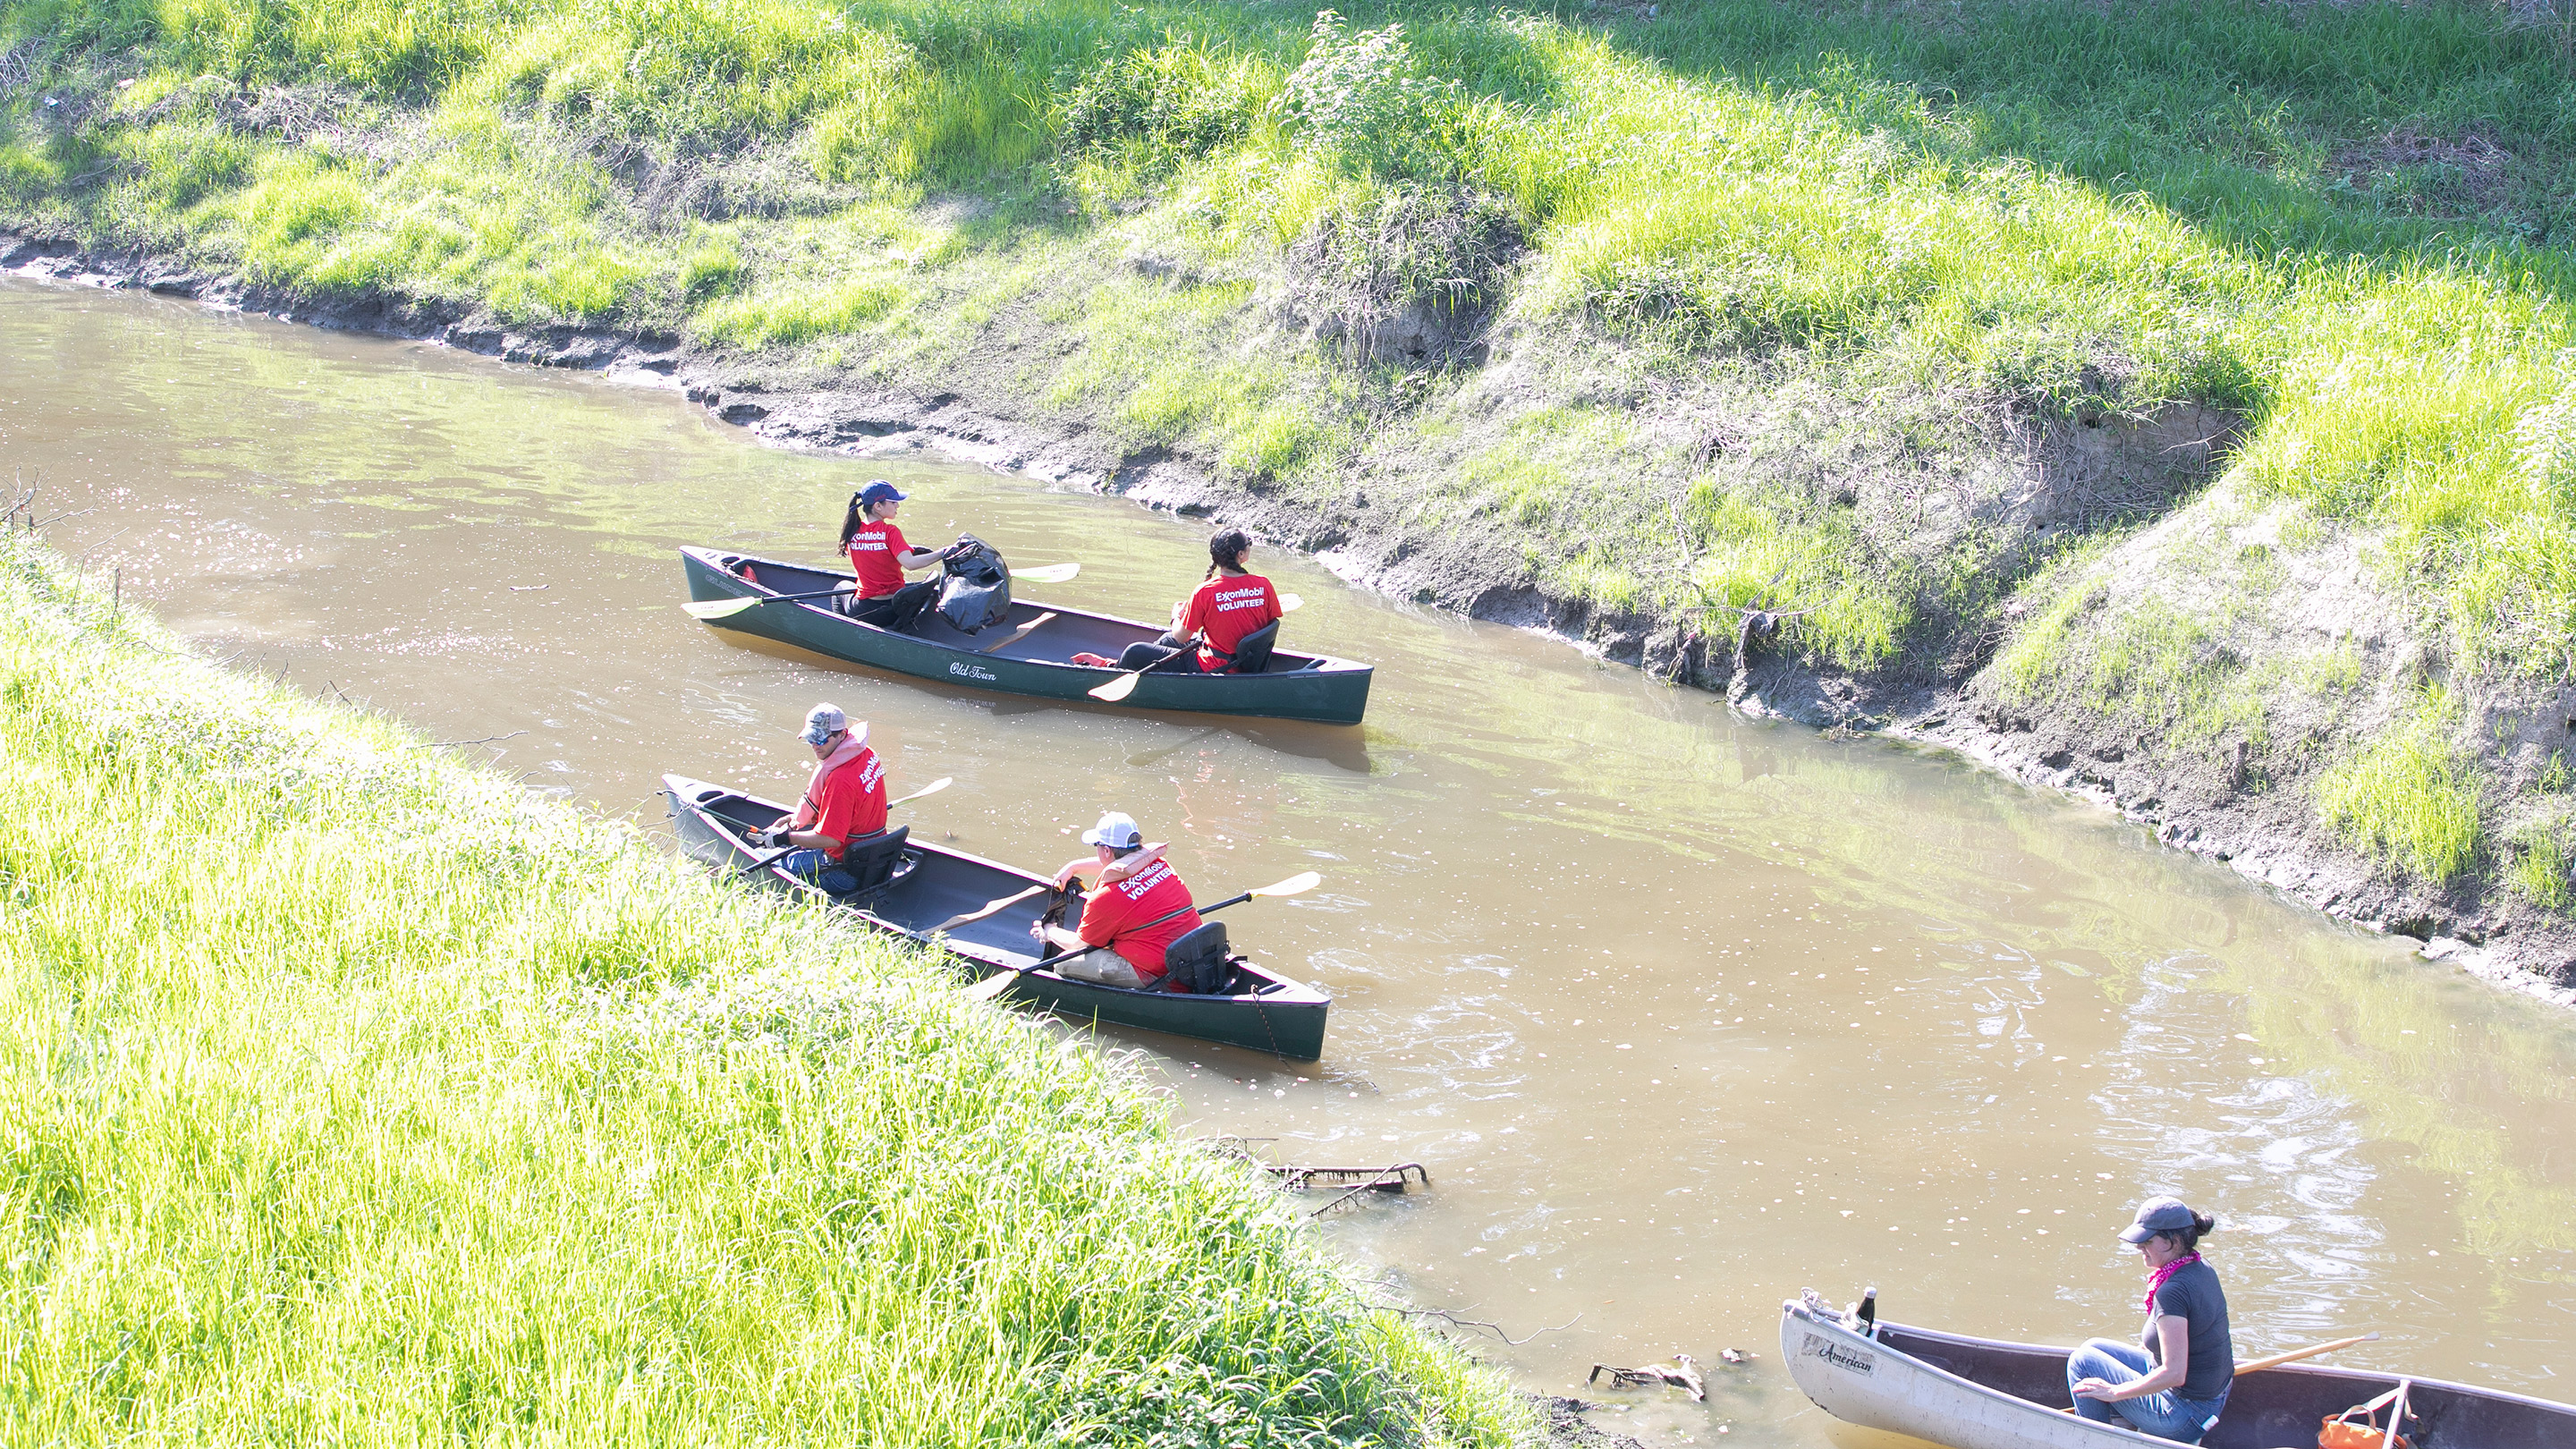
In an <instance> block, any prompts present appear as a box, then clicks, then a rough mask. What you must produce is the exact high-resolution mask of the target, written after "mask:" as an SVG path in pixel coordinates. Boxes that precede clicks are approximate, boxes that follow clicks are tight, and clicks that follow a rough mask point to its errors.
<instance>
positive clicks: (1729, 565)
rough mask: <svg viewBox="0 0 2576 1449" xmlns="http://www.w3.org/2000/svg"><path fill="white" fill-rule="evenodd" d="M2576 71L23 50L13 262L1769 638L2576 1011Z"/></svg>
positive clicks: (2377, 61) (1323, 57)
mask: <svg viewBox="0 0 2576 1449" xmlns="http://www.w3.org/2000/svg"><path fill="white" fill-rule="evenodd" d="M1650 9H1651V10H1652V11H1653V13H1652V14H1649V13H1648V11H1649V10H1650ZM2570 15H2576V12H2568V11H2566V9H2565V7H2564V5H2558V6H2556V7H2555V8H2553V6H2552V5H2550V4H2541V5H2538V6H2530V5H2525V6H2518V7H2504V6H2498V5H2490V4H2486V3H2469V0H2435V3H2424V4H2410V5H2397V4H2393V3H2364V4H2358V5H2353V6H2279V5H2270V4H2261V3H2252V0H2234V3H2225V4H2218V5H2208V4H2197V3H2183V0H2169V3H2148V4H2141V5H2131V6H2122V7H2118V8H2117V9H2116V10H2104V9H2102V8H2100V7H2097V6H2092V5H2082V4H2074V3H2067V0H1964V3H1957V4H1946V5H1909V4H1902V3H1900V4H1893V5H1875V6H1872V5H1863V4H1857V3H1852V4H1846V3H1840V0H1827V3H1820V4H1813V5H1800V6H1784V5H1779V4H1774V3H1770V0H1674V3H1669V4H1664V5H1661V6H1657V7H1648V6H1644V5H1633V4H1627V3H1614V4H1597V5H1586V6H1582V7H1574V6H1565V5H1558V6H1547V7H1536V8H1532V7H1515V8H1496V7H1484V6H1476V5H1452V4H1441V5H1436V6H1433V5H1406V4H1374V3H1373V4H1362V5H1359V6H1356V7H1355V8H1351V9H1349V10H1347V11H1345V12H1344V13H1342V14H1341V15H1338V16H1333V17H1318V16H1317V15H1316V14H1315V13H1314V12H1313V11H1312V10H1311V9H1308V10H1297V9H1287V10H1278V9H1264V8H1259V7H1243V6H1237V5H1221V4H1216V3H1212V0H1151V3H1145V4H1137V5H1129V4H1111V3H1108V0H1026V3H1023V0H1011V3H1002V0H861V3H834V0H616V3H609V4H588V5H582V6H573V5H570V4H568V3H564V0H435V3H424V4H411V5H392V4H386V3H382V0H194V3H191V4H189V5H186V6H181V7H169V6H153V5H145V4H141V3H136V0H21V3H20V4H19V5H17V6H15V7H13V9H12V11H11V12H10V14H9V18H8V19H6V20H5V21H0V24H5V25H6V26H7V27H8V29H7V31H6V33H5V35H0V48H5V51H6V56H7V59H6V62H5V63H0V214H5V216H6V217H7V218H9V219H10V220H11V221H12V222H13V223H14V224H16V225H18V226H20V227H22V228H33V229H37V230H42V231H46V232H50V233H57V234H62V235H69V236H74V237H78V238H80V239H82V240H84V241H85V242H88V243H91V244H93V245H101V246H106V245H123V246H135V247H141V248H144V249H147V250H149V251H151V252H153V253H155V254H156V255H159V256H161V257H164V258H169V259H173V260H174V261H177V262H181V263H184V264H186V265H190V266H194V267H196V268H199V269H201V270H203V271H207V272H221V273H229V274H235V275H239V276H242V277H245V278H248V279H249V280H251V281H252V282H254V283H256V284H258V285H261V286H265V287H270V288H276V289H281V290H283V291H284V292H286V293H289V294H291V295H295V296H299V297H305V298H310V299H313V300H314V301H315V302H316V304H318V305H324V306H328V305H335V304H344V303H350V302H353V301H355V302H368V301H371V300H377V299H384V298H395V299H410V300H413V301H425V302H428V303H430V304H432V305H433V306H436V307H442V308H446V309H448V310H449V311H450V312H451V313H455V314H462V313H466V312H476V313H479V314H481V315H482V316H483V317H484V318H486V319H488V321H489V323H490V324H491V325H492V326H495V327H506V328H520V329H543V328H546V327H550V326H553V327H589V326H602V327H610V328H617V329H623V330H627V331H631V332H642V333H663V334H668V335H670V336H674V337H677V338H680V339H683V340H684V341H685V342H686V344H687V345H688V346H689V347H691V348H693V349H695V350H696V355H697V357H698V358H699V359H700V362H701V366H702V371H701V373H700V380H701V381H703V382H704V383H705V385H706V386H707V388H708V389H709V390H710V391H717V392H723V391H726V390H728V389H731V390H738V391H740V392H742V393H743V394H744V395H745V396H746V397H749V398H753V399H756V400H757V401H755V402H754V403H752V404H751V407H752V408H758V409H772V410H774V408H775V400H776V399H777V398H778V397H780V396H781V395H783V394H792V393H799V392H807V393H812V392H826V393H828V392H841V393H856V394H875V393H880V392H883V391H885V390H888V389H891V390H894V391H897V392H901V393H904V394H908V395H910V396H913V397H916V398H924V399H928V398H934V397H937V398H945V397H957V398H963V399H965V400H966V401H967V403H968V404H969V405H971V406H972V407H973V408H974V409H976V410H978V411H979V413H980V415H982V416H985V417H995V418H1002V419H1006V420H1012V421H1016V422H1020V423H1025V424H1028V425H1031V426H1034V427H1038V428H1041V429H1052V430H1054V431H1055V432H1056V433H1058V434H1059V435H1061V436H1067V437H1073V436H1078V437H1079V438H1080V439H1081V443H1080V444H1079V447H1080V448H1081V449H1082V450H1083V451H1084V452H1085V455H1086V456H1088V457H1092V458H1096V459H1098V460H1100V461H1101V462H1102V464H1103V466H1104V467H1107V468H1115V467H1117V466H1119V465H1120V464H1122V463H1131V464H1134V465H1136V466H1138V467H1143V466H1146V465H1149V464H1152V463H1154V462H1156V461H1157V460H1162V459H1165V458H1177V459H1179V460H1181V462H1182V464H1183V465H1185V466H1186V467H1187V468H1188V469H1190V470H1193V471H1194V473H1195V474H1197V475H1199V476H1201V477H1203V478H1205V479H1206V480H1208V481H1207V483H1206V485H1205V487H1206V491H1207V493H1208V494H1209V496H1210V500H1211V501H1212V503H1213V504H1214V505H1215V506H1217V507H1219V508H1221V509H1223V510H1225V511H1227V512H1229V513H1233V514H1237V515H1240V516H1249V517H1255V518H1258V519H1260V520H1262V521H1264V522H1266V523H1267V524H1269V525H1270V526H1271V528H1272V530H1273V531H1274V532H1279V533H1284V534H1286V535H1287V536H1289V537H1291V538H1293V539H1295V540H1296V541H1299V542H1302V543H1304V544H1306V545H1307V546H1310V547H1318V548H1323V547H1334V548H1339V549H1342V550H1343V551H1344V552H1345V553H1347V554H1350V555H1352V556H1353V557H1354V558H1355V559H1356V561H1357V563H1358V564H1359V566H1361V567H1362V568H1363V569H1365V570H1367V571H1369V572H1371V573H1372V574H1373V576H1375V577H1377V578H1379V579H1380V580H1381V581H1384V582H1387V583H1389V584H1391V585H1393V586H1396V587H1399V588H1404V589H1407V590H1411V591H1416V592H1420V593H1422V594H1424V595H1426V596H1430V597H1437V598H1441V599H1443V600H1446V601H1449V602H1453V603H1461V604H1469V603H1476V602H1479V601H1482V602H1484V603H1485V604H1486V605H1487V606H1488V607H1499V606H1500V604H1501V603H1510V602H1513V601H1521V603H1522V604H1523V605H1526V603H1527V601H1530V600H1538V601H1541V602H1543V603H1544V604H1546V605H1547V606H1549V607H1552V608H1553V609H1555V611H1556V613H1557V615H1558V617H1559V618H1560V619H1563V618H1567V617H1572V618H1573V619H1574V620H1575V621H1576V623H1577V625H1578V627H1587V628H1589V629H1591V630H1592V632H1593V633H1594V635H1595V637H1596V638H1597V639H1598V640H1599V641H1600V642H1602V643H1603V644H1604V646H1605V647H1606V648H1608V649H1609V650H1610V651H1611V652H1612V653H1613V654H1614V655H1615V656H1617V657H1622V658H1637V659H1642V660H1643V661H1644V662H1646V663H1648V664H1649V665H1650V666H1654V667H1658V668H1671V669H1674V670H1677V671H1681V672H1692V671H1696V672H1698V673H1699V674H1700V675H1701V676H1702V677H1713V679H1714V680H1715V681H1716V682H1724V681H1725V679H1726V677H1727V675H1728V673H1729V672H1730V668H1731V663H1732V652H1733V644H1734V639H1735V635H1736V632H1737V630H1738V628H1739V625H1740V621H1741V617H1742V616H1741V613H1740V611H1742V610H1744V609H1750V608H1758V609H1764V610H1771V611H1778V612H1785V613H1789V614H1791V615H1793V617H1792V618H1790V619H1789V620H1788V622H1787V623H1785V624H1784V625H1783V627H1782V632H1781V634H1780V635H1779V636H1778V638H1777V639H1776V640H1771V641H1765V640H1762V639H1759V638H1757V639H1756V640H1754V644H1755V646H1756V652H1757V655H1760V656H1766V657H1767V658H1769V659H1770V660H1771V661H1772V662H1773V665H1774V667H1773V668H1772V669H1771V671H1770V672H1769V673H1768V674H1764V675H1759V676H1757V677H1756V678H1754V679H1753V680H1751V681H1750V683H1751V684H1752V685H1753V687H1754V691H1755V693H1756V694H1757V695H1759V696H1760V697H1762V698H1765V699H1766V700H1768V701H1770V702H1771V703H1773V704H1774V705H1775V706H1778V707H1781V708H1788V709H1794V710H1797V711H1800V712H1803V713H1806V714H1808V715H1810V716H1811V717H1815V718H1818V719H1835V720H1853V721H1888V720H1901V719H1905V718H1907V717H1920V716H1923V715H1926V714H1930V713H1936V712H1937V713H1942V714H1947V715H1951V716H1954V717H1965V716H1968V715H1971V714H1973V715H1975V716H1977V717H1979V718H1980V719H1982V720H1983V722H1984V726H1985V727H1988V728H1987V729H1986V732H1987V733H1990V734H1993V735H1995V736H1997V738H1995V739H1992V740H1988V741H1985V742H1984V747H1985V748H1986V750H1987V752H1988V753H1989V754H1991V755H1992V756H1994V757H1995V758H1998V759H2001V760H2004V761H2006V762H2007V763H2011V764H2014V765H2016V766H2018V767H2019V768H2023V769H2025V770H2027V771H2030V772H2032V773H2036V774H2040V775H2042V776H2044V777H2046V778H2050V779H2053V780H2057V781H2060V782H2063V783H2069V784H2076V785H2081V786H2091V787H2096V788H2099V789H2101V790H2103V791H2105V792H2107V793H2109V794H2112V795H2114V796H2116V797H2117V798H2119V799H2121V800H2122V801H2123V802H2124V803H2126V804H2129V805H2130V806H2132V807H2133V808H2137V809H2140V810H2142V811H2145V812H2147V813H2150V814H2154V815H2157V816H2159V817H2160V818H2163V817H2171V818H2174V819H2177V820H2180V821H2183V822H2185V826H2186V834H2187V835H2188V836H2190V837H2191V838H2195V839H2196V840H2197V841H2198V842H2199V843H2200V844H2201V845H2202V846H2203V848H2207V849H2212V850H2215V851H2221V852H2224V853H2230V854H2238V855H2245V854H2252V853H2262V854H2266V855H2271V856H2275V857H2278V858H2279V859H2280V860H2281V861H2283V862H2285V863H2284V864H2283V866H2282V870H2285V871H2288V872H2290V874H2291V875H2293V876H2295V877H2296V879H2295V880H2285V883H2287V884H2292V885H2293V886H2294V887H2295V888H2298V889H2301V890H2303V891H2305V892H2306V893H2307V894H2309V895H2310V896H2311V897H2312V898H2317V899H2320V900H2331V901H2332V902H2334V903H2335V904H2336V905H2337V908H2338V909H2345V910H2349V911H2351V912H2352V913H2354V914H2358V915H2363V916H2367V917H2372V918H2378V919H2388V920H2396V921H2401V922H2404V923H2407V924H2408V926H2409V928H2410V929H2423V930H2436V929H2438V930H2447V931H2452V932H2456V933H2461V934H2467V935H2472V936H2483V935H2488V934H2495V933H2506V934H2511V933H2516V932H2519V933H2521V936H2522V939H2523V940H2524V941H2525V942H2526V943H2527V944H2528V945H2529V947H2530V950H2529V951H2528V952H2526V954H2528V955H2531V957H2532V959H2534V960H2535V961H2539V962H2542V963H2543V964H2553V965H2555V964H2565V965H2568V966H2570V967H2576V932H2571V931H2570V929H2569V927H2568V918H2567V911H2568V910H2569V907H2570V903H2571V901H2576V885H2571V881H2570V879H2569V875H2568V869H2567V866H2568V862H2569V861H2570V860H2571V859H2576V796H2570V795H2569V794H2568V791H2567V782H2568V778H2569V770H2568V767H2567V766H2566V763H2565V761H2564V760H2563V758H2562V755H2563V751H2562V750H2561V748H2560V746H2561V745H2562V744H2563V743H2564V741H2563V735H2564V730H2563V729H2560V730H2559V732H2558V733H2557V734H2552V733H2550V730H2551V729H2552V728H2556V726H2555V725H2553V724H2552V721H2553V720H2563V717H2564V716H2565V714H2566V711H2564V710H2562V709H2560V707H2559V702H2558V696H2559V694H2560V693H2561V692H2562V690H2563V689H2565V688H2566V687H2567V686H2568V684H2569V682H2570V680H2571V678H2576V571H2571V570H2570V569H2569V568H2568V566H2567V564H2566V560H2567V559H2568V558H2569V557H2571V556H2576V486H2572V485H2571V484H2570V482H2569V478H2570V477H2571V476H2576V473H2571V468H2576V464H2571V463H2570V461H2569V460H2570V459H2571V458H2576V445H2571V444H2570V443H2569V441H2568V440H2569V439H2570V438H2571V437H2576V424H2571V423H2570V422H2569V421H2568V420H2569V418H2570V417H2571V416H2576V412H2571V409H2576V402H2571V401H2570V399H2571V398H2576V373H2571V372H2570V370H2569V366H2568V363H2567V358H2568V357H2569V356H2576V312H2572V311H2571V308H2570V305H2569V304H2570V298H2571V284H2576V267H2571V252H2570V250H2569V246H2570V239H2571V237H2576V229H2572V228H2576V170H2571V169H2570V165H2569V161H2568V158H2569V157H2570V156H2576V144H2571V143H2576V131H2572V129H2571V128H2576V120H2571V119H2570V118H2571V117H2576V84H2571V79H2570V77H2571V74H2576V43H2571V39H2570V37H2571V34H2576V31H2571V29H2570V27H2569V25H2568V24H2566V23H2563V22H2565V21H2567V20H2568V19H2569V17H2570ZM745 415H746V416H748V415H751V413H750V412H749V411H748V410H747V411H746V413H745ZM817 435H818V436H824V437H830V436H835V434H833V433H832V432H831V431H830V430H829V429H821V430H818V431H817ZM1498 601H1499V602H1498ZM1703 641H1704V642H1703ZM1936 699H1937V700H1939V701H1941V702H1940V703H1939V704H1938V706H1937V708H1936V706H1935V704H1934V701H1935V700H1936ZM2392 735H2396V736H2403V737H2404V740H2405V741H2406V743H2404V744H2403V745H2402V747H2401V746H2400V745H2397V744H2391V743H2390V738H2391V737H2392ZM2553 953H2554V954H2553Z"/></svg>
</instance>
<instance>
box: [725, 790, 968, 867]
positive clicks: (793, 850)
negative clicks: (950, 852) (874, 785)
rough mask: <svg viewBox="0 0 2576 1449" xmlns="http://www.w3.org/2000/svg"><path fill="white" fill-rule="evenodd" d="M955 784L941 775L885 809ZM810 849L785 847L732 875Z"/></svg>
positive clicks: (773, 862)
mask: <svg viewBox="0 0 2576 1449" xmlns="http://www.w3.org/2000/svg"><path fill="white" fill-rule="evenodd" d="M956 783H957V781H956V780H955V779H954V778H952V777H950V776H947V775H942V776H940V777H939V778H938V779H936V780H933V781H931V782H930V783H929V784H927V785H924V786H922V787H921V788H920V789H918V790H915V791H913V792H912V793H911V794H909V795H906V796H904V797H903V798H902V799H900V800H888V801H887V802H886V808H887V809H888V810H892V809H893V808H894V807H896V806H897V805H909V804H911V803H912V802H913V801H915V800H918V799H920V798H921V797H922V796H924V795H936V794H938V793H939V792H940V791H942V790H945V789H947V788H948V787H949V786H951V785H954V784H956ZM811 848H812V847H810V846H804V845H791V846H789V847H787V848H786V849H785V850H782V851H779V852H778V853H777V854H775V855H765V856H762V857H761V858H760V859H758V860H753V861H747V862H745V863H744V864H743V865H741V866H740V867H738V868H737V869H736V870H735V871H734V874H736V875H749V874H751V873H752V872H753V871H755V870H758V869H760V868H761V867H763V866H769V865H776V864H778V863H779V862H780V861H782V860H785V859H786V858H787V857H789V856H791V855H794V854H795V853H796V852H798V851H800V850H809V849H811Z"/></svg>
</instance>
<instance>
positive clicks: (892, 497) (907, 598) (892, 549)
mask: <svg viewBox="0 0 2576 1449" xmlns="http://www.w3.org/2000/svg"><path fill="white" fill-rule="evenodd" d="M903 498H904V495H902V494H901V493H898V492H896V491H895V486H894V485H893V484H892V483H889V482H887V481H886V480H884V479H883V478H879V479H878V480H876V481H875V482H873V483H870V484H869V485H868V486H867V487H865V488H863V489H860V490H859V491H858V492H856V493H854V494H851V495H850V509H849V512H847V513H846V514H843V515H842V517H841V552H843V553H845V554H848V555H849V556H850V570H851V572H853V573H855V574H857V575H858V576H859V586H858V592H857V593H856V594H854V595H852V596H851V599H850V605H849V615H850V617H851V618H853V619H856V620H858V621H859V622H860V623H862V624H874V625H877V626H878V627H880V628H884V629H892V630H894V631H895V632H896V633H902V632H903V631H905V630H907V629H910V628H911V627H912V626H913V625H914V624H915V623H917V622H919V620H920V618H921V613H922V611H923V610H924V609H927V608H929V607H930V606H931V604H932V603H934V602H935V601H937V599H938V598H939V580H938V578H937V577H936V576H933V577H931V578H926V579H923V580H922V581H921V582H919V583H917V584H908V583H905V582H904V581H903V574H904V570H906V569H927V568H937V567H938V566H939V565H941V564H943V563H946V562H947V561H948V560H949V559H950V558H952V557H954V556H955V555H956V553H957V550H958V549H960V548H962V547H964V546H965V543H966V536H965V535H964V534H959V535H958V538H957V542H955V543H952V544H950V545H949V546H948V547H946V548H943V549H928V548H914V547H913V546H912V545H911V544H909V543H906V542H904V537H903V530H902V529H900V528H897V527H895V522H894V519H895V514H897V513H898V512H900V511H901V510H902V505H903Z"/></svg>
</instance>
